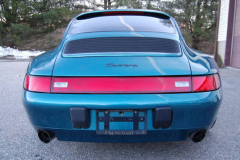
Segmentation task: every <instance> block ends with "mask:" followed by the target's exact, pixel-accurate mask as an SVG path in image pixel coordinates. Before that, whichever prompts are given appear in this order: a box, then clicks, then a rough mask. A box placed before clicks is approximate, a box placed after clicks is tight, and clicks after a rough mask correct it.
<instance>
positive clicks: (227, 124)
mask: <svg viewBox="0 0 240 160" xmlns="http://www.w3.org/2000/svg"><path fill="white" fill-rule="evenodd" d="M28 63H29V62H28V61H5V60H0V159H1V160H2V159H148V160H149V159H240V141H239V139H240V69H233V68H224V69H221V77H222V84H223V92H224V98H223V102H222V106H221V109H220V111H219V116H218V120H217V123H216V125H215V126H214V128H213V129H212V130H210V131H209V132H208V133H207V135H206V138H205V139H204V140H203V141H202V142H200V143H193V142H192V141H191V140H190V139H188V140H187V141H182V142H162V143H124V144H110V143H80V142H64V141H58V140H57V139H54V140H53V141H52V142H51V143H49V144H44V143H42V142H41V141H40V140H39V139H38V137H37V133H36V132H35V131H34V130H33V128H32V126H31V124H30V122H29V120H28V117H27V115H26V112H25V110H24V107H23V106H22V101H21V94H22V90H23V89H22V83H23V79H24V74H25V71H26V68H27V65H28Z"/></svg>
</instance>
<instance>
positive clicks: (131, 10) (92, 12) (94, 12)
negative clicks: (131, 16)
mask: <svg viewBox="0 0 240 160" xmlns="http://www.w3.org/2000/svg"><path fill="white" fill-rule="evenodd" d="M107 12H112V13H117V12H120V13H123V12H132V13H133V12H136V13H137V12H144V13H148V14H154V15H162V16H165V17H167V18H171V16H170V15H169V14H167V13H165V12H161V11H156V10H146V9H110V10H97V11H91V12H84V13H81V14H79V15H78V16H76V17H75V19H82V18H83V19H85V18H88V17H95V16H94V15H97V14H101V13H107Z"/></svg>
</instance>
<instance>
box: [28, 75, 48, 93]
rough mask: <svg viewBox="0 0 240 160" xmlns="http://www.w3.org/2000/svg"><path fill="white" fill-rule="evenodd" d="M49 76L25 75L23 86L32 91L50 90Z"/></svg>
mask: <svg viewBox="0 0 240 160" xmlns="http://www.w3.org/2000/svg"><path fill="white" fill-rule="evenodd" d="M50 86H51V77H37V76H28V75H27V76H26V77H25V82H24V88H25V89H26V90H28V91H33V92H50Z"/></svg>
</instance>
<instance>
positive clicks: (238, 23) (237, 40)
mask: <svg viewBox="0 0 240 160" xmlns="http://www.w3.org/2000/svg"><path fill="white" fill-rule="evenodd" d="M235 9H236V11H235V21H234V23H235V24H234V33H233V48H232V56H231V66H232V67H236V68H240V29H239V28H240V1H239V0H237V1H236V8H235Z"/></svg>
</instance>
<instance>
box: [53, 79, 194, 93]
mask: <svg viewBox="0 0 240 160" xmlns="http://www.w3.org/2000/svg"><path fill="white" fill-rule="evenodd" d="M190 84H191V78H190V77H68V78H62V77H55V78H53V80H52V90H51V92H53V93H173V92H190V91H191V85H190Z"/></svg>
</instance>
